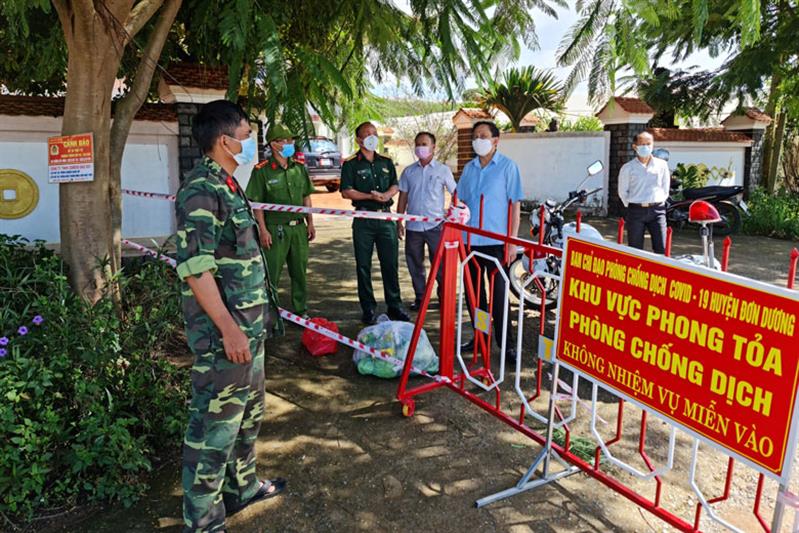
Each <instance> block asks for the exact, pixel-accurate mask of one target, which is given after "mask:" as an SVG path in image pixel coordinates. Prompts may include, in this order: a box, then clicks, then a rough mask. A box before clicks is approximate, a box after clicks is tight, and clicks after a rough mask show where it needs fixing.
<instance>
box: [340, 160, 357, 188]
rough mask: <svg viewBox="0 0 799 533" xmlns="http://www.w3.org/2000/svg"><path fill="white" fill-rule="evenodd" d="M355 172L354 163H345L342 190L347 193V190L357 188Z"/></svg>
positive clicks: (342, 169)
mask: <svg viewBox="0 0 799 533" xmlns="http://www.w3.org/2000/svg"><path fill="white" fill-rule="evenodd" d="M353 174H354V172H353V169H352V163H351V162H349V161H344V164H343V165H342V166H341V190H342V191H346V190H347V189H352V188H353V187H354V186H355V176H353Z"/></svg>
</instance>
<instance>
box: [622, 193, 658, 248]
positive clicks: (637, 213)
mask: <svg viewBox="0 0 799 533" xmlns="http://www.w3.org/2000/svg"><path fill="white" fill-rule="evenodd" d="M624 223H625V225H626V226H627V245H628V246H631V247H633V248H638V249H639V250H643V249H644V232H645V231H648V232H649V235H650V236H651V237H652V251H654V252H655V253H656V254H665V253H666V204H660V205H657V206H649V207H641V206H640V205H635V204H630V205H629V207H627V214H626V216H625V217H624Z"/></svg>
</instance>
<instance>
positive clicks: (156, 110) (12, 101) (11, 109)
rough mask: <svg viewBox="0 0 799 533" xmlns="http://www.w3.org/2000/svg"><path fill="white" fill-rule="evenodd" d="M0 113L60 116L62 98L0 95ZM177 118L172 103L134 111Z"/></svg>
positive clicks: (148, 117)
mask: <svg viewBox="0 0 799 533" xmlns="http://www.w3.org/2000/svg"><path fill="white" fill-rule="evenodd" d="M0 115H6V116H30V117H60V116H63V115H64V98H61V97H49V96H18V95H12V94H4V95H0ZM177 119H178V116H177V112H176V110H175V106H174V105H172V104H144V105H143V106H142V107H141V109H139V112H138V113H136V120H151V121H156V122H175V121H177Z"/></svg>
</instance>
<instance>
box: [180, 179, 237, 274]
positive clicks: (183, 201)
mask: <svg viewBox="0 0 799 533" xmlns="http://www.w3.org/2000/svg"><path fill="white" fill-rule="evenodd" d="M175 214H176V218H177V226H178V231H177V263H178V268H177V272H178V276H179V277H180V279H186V278H188V277H189V276H199V275H200V274H202V273H203V272H211V273H212V274H213V273H215V272H216V270H217V264H216V259H215V252H216V249H217V246H218V245H219V241H220V239H221V238H222V228H223V226H224V220H225V214H224V208H223V207H222V206H221V202H220V200H219V197H218V196H217V195H216V192H215V191H214V190H213V189H209V188H207V187H203V186H189V187H187V188H185V189H182V190H181V191H180V192H179V193H178V197H177V201H176V202H175Z"/></svg>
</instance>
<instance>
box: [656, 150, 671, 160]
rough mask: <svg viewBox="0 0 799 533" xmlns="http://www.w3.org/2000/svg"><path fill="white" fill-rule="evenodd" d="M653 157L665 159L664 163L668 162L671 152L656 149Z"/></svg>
mask: <svg viewBox="0 0 799 533" xmlns="http://www.w3.org/2000/svg"><path fill="white" fill-rule="evenodd" d="M652 155H653V156H655V157H657V158H658V159H663V160H664V161H668V160H669V156H670V155H671V152H669V151H668V150H666V149H665V148H655V149H654V150H652Z"/></svg>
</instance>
